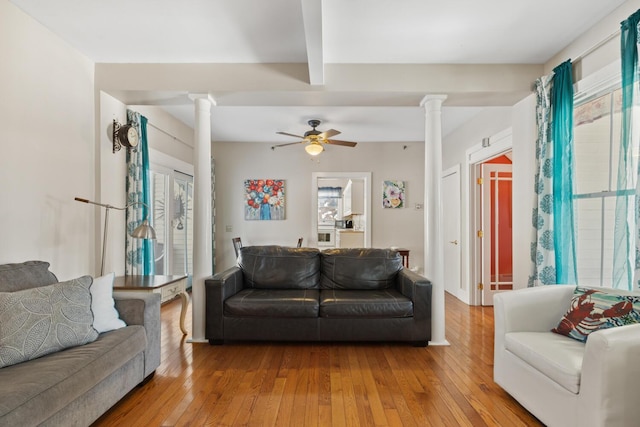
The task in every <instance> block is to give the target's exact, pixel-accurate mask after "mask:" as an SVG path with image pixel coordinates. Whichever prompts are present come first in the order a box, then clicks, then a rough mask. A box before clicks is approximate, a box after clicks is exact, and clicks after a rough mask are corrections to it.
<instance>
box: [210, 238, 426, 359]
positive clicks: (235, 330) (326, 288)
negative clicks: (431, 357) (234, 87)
mask: <svg viewBox="0 0 640 427" xmlns="http://www.w3.org/2000/svg"><path fill="white" fill-rule="evenodd" d="M205 292H206V330H205V337H206V338H207V339H208V340H209V343H210V344H222V343H223V342H224V341H232V340H260V341H405V342H410V343H412V344H414V345H416V346H426V345H427V344H428V341H429V340H430V339H431V282H430V281H429V280H428V279H426V278H424V277H422V276H420V275H418V274H416V273H414V272H412V271H410V270H407V269H404V268H403V267H402V258H401V256H400V255H399V254H398V252H397V251H395V250H391V249H330V250H326V251H323V252H320V251H319V250H317V249H313V248H288V247H281V246H247V247H244V248H242V249H240V254H239V257H238V264H237V265H236V266H234V267H231V268H229V269H228V270H225V271H223V272H221V273H218V274H216V275H214V276H213V277H211V278H209V279H207V280H205Z"/></svg>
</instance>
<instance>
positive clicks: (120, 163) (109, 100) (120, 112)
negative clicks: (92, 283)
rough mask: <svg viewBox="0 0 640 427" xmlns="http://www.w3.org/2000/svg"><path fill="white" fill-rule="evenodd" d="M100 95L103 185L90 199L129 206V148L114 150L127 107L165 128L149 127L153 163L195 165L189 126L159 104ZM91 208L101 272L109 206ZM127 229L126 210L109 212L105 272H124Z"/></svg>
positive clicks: (119, 273)
mask: <svg viewBox="0 0 640 427" xmlns="http://www.w3.org/2000/svg"><path fill="white" fill-rule="evenodd" d="M99 97H100V104H99V125H98V131H97V132H98V135H99V138H98V140H99V148H100V149H99V156H100V157H99V158H97V160H96V163H97V169H98V170H99V171H100V185H99V191H98V193H97V194H96V196H95V198H91V197H86V198H89V199H92V200H96V201H100V202H101V203H107V204H110V205H113V206H117V207H124V206H125V205H126V200H127V196H126V173H127V168H126V164H127V157H126V149H125V148H122V149H121V150H120V151H117V152H115V153H113V144H112V138H113V135H112V132H113V120H114V119H115V120H117V121H118V122H119V123H121V124H122V123H126V122H127V108H129V109H131V110H134V111H137V112H139V113H140V114H142V115H143V116H145V117H146V118H147V119H148V123H151V124H153V125H154V126H156V127H157V128H160V129H162V130H163V131H165V132H162V131H159V130H158V129H156V128H154V127H151V126H147V138H148V143H149V147H150V149H151V150H154V153H153V154H150V156H149V158H150V162H153V161H154V160H155V161H157V162H161V163H163V166H167V167H171V168H174V169H176V170H181V169H185V168H183V167H182V165H183V164H187V166H189V165H192V164H193V148H192V145H193V130H192V129H191V128H189V127H188V126H187V125H185V124H184V123H182V122H180V121H179V120H177V119H175V118H174V117H172V116H169V115H168V114H167V113H166V112H165V111H164V110H162V109H160V108H159V107H153V106H129V107H128V106H127V105H125V104H123V103H122V102H121V101H119V100H118V99H116V98H114V97H112V96H111V95H109V94H107V93H105V92H99ZM167 134H169V135H172V136H173V137H175V138H179V139H180V140H182V141H184V142H185V143H180V142H177V141H176V140H175V139H174V138H173V137H172V136H169V135H167ZM163 154H164V155H163ZM158 159H160V160H158ZM167 159H169V160H167ZM171 159H177V160H176V161H175V162H173V163H168V162H171ZM187 169H188V168H187ZM183 172H185V173H190V172H191V173H193V171H192V170H183ZM81 197H82V196H81ZM88 208H89V209H91V210H92V211H93V212H94V215H97V219H96V221H97V227H95V231H94V235H95V245H94V247H95V254H96V268H95V272H96V274H97V273H98V272H99V270H100V255H101V253H102V237H103V227H104V213H105V209H103V208H98V207H95V206H88ZM125 230H126V215H125V212H124V211H120V210H111V211H110V213H109V236H108V240H107V250H106V256H105V267H104V268H105V272H111V271H114V272H115V273H116V275H122V274H124V270H125V267H124V265H125V264H124V260H125Z"/></svg>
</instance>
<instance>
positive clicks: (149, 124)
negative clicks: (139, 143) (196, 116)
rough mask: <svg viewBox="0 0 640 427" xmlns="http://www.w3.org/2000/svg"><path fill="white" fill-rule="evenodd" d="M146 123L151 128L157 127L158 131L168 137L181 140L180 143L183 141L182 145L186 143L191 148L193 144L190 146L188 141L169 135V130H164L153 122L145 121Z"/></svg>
mask: <svg viewBox="0 0 640 427" xmlns="http://www.w3.org/2000/svg"><path fill="white" fill-rule="evenodd" d="M147 125H148V126H151V127H152V128H154V129H157V130H159V131H160V132H162V133H164V134H165V135H167V136H169V137H171V138H173V139H174V141H178V142H181V143H183V144H184V145H186V146H187V147H191V148H193V146H192V145H191V144H188V143H186V142H184V141H183V140H181V139H180V138H178V137H176V136H173V135H171V134H170V133H169V132H167V131H166V130H164V129H160V128H159V127H158V126H156V125H154V124H153V123H151V122H150V121H147Z"/></svg>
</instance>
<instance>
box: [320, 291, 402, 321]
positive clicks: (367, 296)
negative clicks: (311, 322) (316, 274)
mask: <svg viewBox="0 0 640 427" xmlns="http://www.w3.org/2000/svg"><path fill="white" fill-rule="evenodd" d="M412 316H413V303H412V302H411V300H410V299H409V298H407V297H405V296H404V295H402V294H401V293H400V292H398V291H396V290H395V289H381V290H373V291H354V290H335V289H331V290H329V289H322V290H321V291H320V317H335V318H389V317H412Z"/></svg>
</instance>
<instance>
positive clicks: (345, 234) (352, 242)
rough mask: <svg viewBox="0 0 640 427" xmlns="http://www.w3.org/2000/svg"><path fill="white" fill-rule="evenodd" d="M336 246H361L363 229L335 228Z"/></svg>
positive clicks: (362, 243)
mask: <svg viewBox="0 0 640 427" xmlns="http://www.w3.org/2000/svg"><path fill="white" fill-rule="evenodd" d="M336 247H337V248H363V247H364V231H355V230H336Z"/></svg>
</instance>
